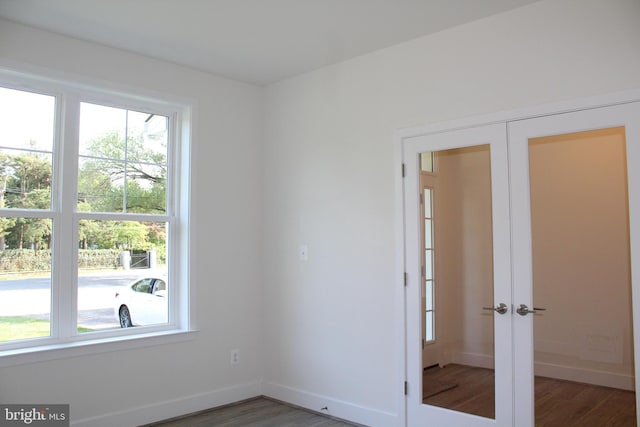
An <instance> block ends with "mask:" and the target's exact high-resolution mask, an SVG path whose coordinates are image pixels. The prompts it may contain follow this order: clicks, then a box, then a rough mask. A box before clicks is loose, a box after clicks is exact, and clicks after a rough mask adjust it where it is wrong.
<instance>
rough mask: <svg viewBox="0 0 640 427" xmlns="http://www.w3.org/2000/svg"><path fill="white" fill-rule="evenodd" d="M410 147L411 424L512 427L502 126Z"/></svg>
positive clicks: (453, 134) (449, 135) (427, 140)
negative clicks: (501, 426) (496, 426)
mask: <svg viewBox="0 0 640 427" xmlns="http://www.w3.org/2000/svg"><path fill="white" fill-rule="evenodd" d="M405 149H406V151H405V154H406V157H405V158H406V159H407V162H408V164H407V178H406V185H405V196H406V200H407V202H406V206H405V212H406V213H407V218H406V221H407V273H408V283H407V285H408V286H407V310H408V317H407V322H408V326H407V331H408V339H409V340H410V342H409V343H408V351H409V355H408V362H409V379H410V381H409V387H408V391H409V403H408V405H409V408H408V409H409V410H408V424H409V425H425V423H427V422H430V423H433V425H469V426H484V425H487V426H488V425H494V426H495V425H504V426H507V425H511V402H512V400H511V396H512V391H511V386H510V384H511V382H510V376H511V369H510V366H511V351H510V350H509V349H510V340H511V334H510V320H509V318H510V313H509V311H510V310H509V301H510V277H509V269H508V265H509V264H508V263H507V264H504V262H503V261H504V260H505V257H506V259H507V260H508V258H509V226H508V195H507V190H508V187H507V174H508V173H507V167H506V159H507V155H506V140H505V132H504V125H501V126H499V125H496V126H485V127H481V128H477V129H468V130H463V131H456V132H450V133H447V134H446V135H433V136H423V137H420V138H415V139H413V140H409V141H406V142H405ZM425 159H428V161H426V162H425ZM425 164H426V165H427V170H425ZM496 165H497V166H496ZM409 236H411V238H410V237H409ZM498 259H499V260H500V262H499V263H497V262H496V260H498Z"/></svg>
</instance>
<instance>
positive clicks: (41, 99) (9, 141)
mask: <svg viewBox="0 0 640 427" xmlns="http://www.w3.org/2000/svg"><path fill="white" fill-rule="evenodd" d="M54 116H55V98H54V97H53V96H48V95H40V94H36V93H31V92H23V91H20V90H12V89H7V88H2V87H0V117H2V126H0V146H1V147H5V148H21V149H30V150H39V151H45V152H49V153H50V152H51V151H52V150H53V129H54Z"/></svg>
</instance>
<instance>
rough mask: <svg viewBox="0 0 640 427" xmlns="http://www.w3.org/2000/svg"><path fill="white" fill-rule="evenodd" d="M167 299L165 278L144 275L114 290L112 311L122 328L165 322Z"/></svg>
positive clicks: (167, 312)
mask: <svg viewBox="0 0 640 427" xmlns="http://www.w3.org/2000/svg"><path fill="white" fill-rule="evenodd" d="M167 300H168V298H167V279H166V278H164V277H145V278H142V279H137V280H136V281H135V282H133V283H132V284H131V285H129V286H127V287H125V288H123V289H121V290H119V291H118V292H116V299H115V305H114V313H115V315H116V317H117V318H118V319H119V321H120V327H122V328H129V327H131V326H141V325H158V324H162V323H167V322H168V321H169V310H168V303H167Z"/></svg>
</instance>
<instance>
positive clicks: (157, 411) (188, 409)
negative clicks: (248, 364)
mask: <svg viewBox="0 0 640 427" xmlns="http://www.w3.org/2000/svg"><path fill="white" fill-rule="evenodd" d="M260 395H262V391H261V382H260V381H256V382H251V383H247V384H240V385H235V386H231V387H226V388H222V389H218V390H212V391H208V392H205V393H199V394H194V395H191V396H186V397H182V398H179V399H174V400H165V401H162V402H157V403H154V404H152V405H145V406H139V407H136V408H130V409H127V410H124V411H118V412H111V413H108V414H104V415H99V416H97V417H91V418H84V419H79V420H72V421H71V423H70V424H71V425H72V426H74V427H76V426H77V427H113V426H122V427H133V426H139V425H141V424H148V423H153V422H156V421H161V420H166V419H169V418H173V417H176V416H180V415H187V414H191V413H193V412H198V411H203V410H206V409H211V408H215V407H217V406H222V405H227V404H230V403H234V402H238V401H241V400H245V399H250V398H252V397H257V396H260ZM71 414H72V415H73V408H71Z"/></svg>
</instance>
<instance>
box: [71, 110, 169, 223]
mask: <svg viewBox="0 0 640 427" xmlns="http://www.w3.org/2000/svg"><path fill="white" fill-rule="evenodd" d="M80 121H81V132H80V159H79V171H78V210H79V211H82V212H136V213H154V214H164V213H166V211H167V209H166V192H167V186H166V181H167V137H168V118H167V117H166V116H159V115H156V114H151V113H141V112H136V111H129V110H124V109H118V108H111V107H104V106H100V105H93V104H87V103H83V104H81V115H80Z"/></svg>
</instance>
